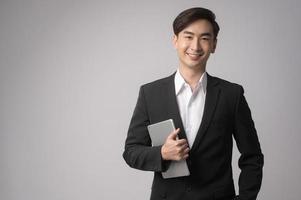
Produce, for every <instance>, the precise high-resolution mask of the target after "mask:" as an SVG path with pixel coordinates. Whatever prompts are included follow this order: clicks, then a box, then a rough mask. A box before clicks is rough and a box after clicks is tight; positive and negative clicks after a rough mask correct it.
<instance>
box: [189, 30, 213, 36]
mask: <svg viewBox="0 0 301 200" xmlns="http://www.w3.org/2000/svg"><path fill="white" fill-rule="evenodd" d="M183 33H184V34H187V35H195V34H194V33H193V32H190V31H184V32H183ZM200 36H201V37H203V36H210V37H211V36H212V34H211V33H209V32H205V33H202V34H201V35H200Z"/></svg>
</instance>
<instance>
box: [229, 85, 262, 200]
mask: <svg viewBox="0 0 301 200" xmlns="http://www.w3.org/2000/svg"><path fill="white" fill-rule="evenodd" d="M243 93H244V90H243V88H242V87H240V93H239V98H238V101H237V105H236V111H235V130H234V138H235V140H236V144H237V147H238V150H239V151H240V153H241V156H240V158H239V161H238V165H239V168H240V169H241V173H240V176H239V183H238V184H239V198H238V199H240V200H256V197H257V194H258V192H259V190H260V187H261V182H262V168H263V154H262V153H261V148H260V144H259V141H258V136H257V132H256V129H255V126H254V122H253V120H252V117H251V111H250V109H249V106H248V104H247V102H246V99H245V97H244V95H243Z"/></svg>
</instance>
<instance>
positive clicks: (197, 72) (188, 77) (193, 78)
mask: <svg viewBox="0 0 301 200" xmlns="http://www.w3.org/2000/svg"><path fill="white" fill-rule="evenodd" d="M179 71H180V73H181V75H182V76H183V78H184V80H185V81H186V82H187V83H188V84H189V86H190V87H191V88H192V89H194V88H195V87H196V85H197V84H198V82H199V80H200V78H201V77H202V75H203V73H204V72H205V67H203V68H199V69H191V68H188V67H182V66H180V68H179Z"/></svg>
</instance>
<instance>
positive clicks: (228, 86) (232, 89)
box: [208, 74, 244, 93]
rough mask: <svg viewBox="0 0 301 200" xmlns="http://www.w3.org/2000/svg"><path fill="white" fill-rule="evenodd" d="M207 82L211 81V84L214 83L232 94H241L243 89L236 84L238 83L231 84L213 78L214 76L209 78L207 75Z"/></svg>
mask: <svg viewBox="0 0 301 200" xmlns="http://www.w3.org/2000/svg"><path fill="white" fill-rule="evenodd" d="M208 81H211V82H213V83H216V85H217V86H218V87H219V88H220V89H221V90H224V91H228V92H234V93H237V92H238V93H243V91H244V89H243V87H242V85H240V84H238V83H233V82H230V81H228V80H225V79H222V78H219V77H215V76H211V75H209V74H208Z"/></svg>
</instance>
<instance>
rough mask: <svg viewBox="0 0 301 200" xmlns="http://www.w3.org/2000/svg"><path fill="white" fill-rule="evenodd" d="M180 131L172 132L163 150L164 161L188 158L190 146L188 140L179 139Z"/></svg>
mask: <svg viewBox="0 0 301 200" xmlns="http://www.w3.org/2000/svg"><path fill="white" fill-rule="evenodd" d="M179 132H180V129H179V128H178V129H176V130H175V131H173V132H171V133H170V134H169V136H168V137H167V138H166V141H165V143H164V144H163V146H162V148H161V155H162V158H163V160H176V161H179V160H185V159H187V158H188V153H189V146H188V143H187V140H185V139H178V134H179Z"/></svg>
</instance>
